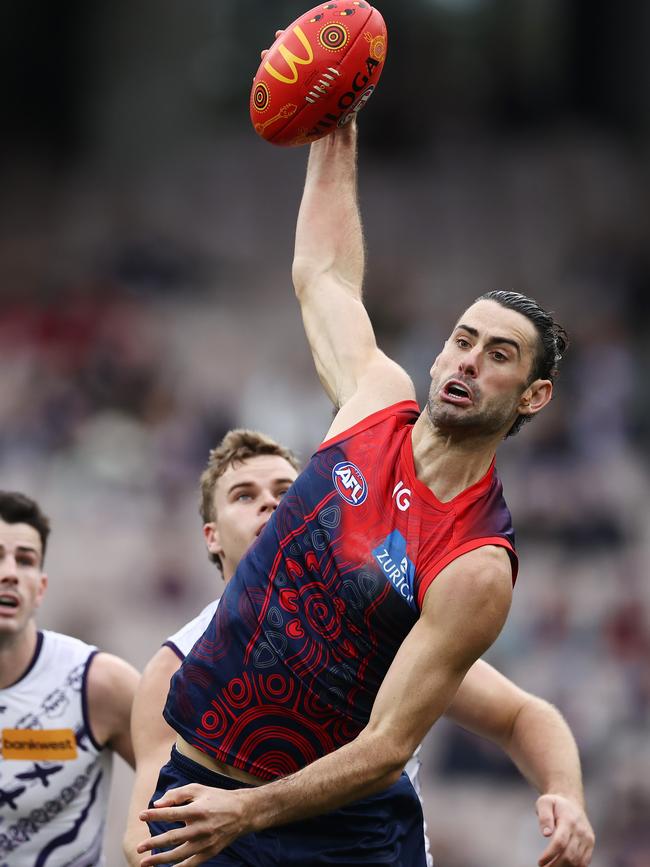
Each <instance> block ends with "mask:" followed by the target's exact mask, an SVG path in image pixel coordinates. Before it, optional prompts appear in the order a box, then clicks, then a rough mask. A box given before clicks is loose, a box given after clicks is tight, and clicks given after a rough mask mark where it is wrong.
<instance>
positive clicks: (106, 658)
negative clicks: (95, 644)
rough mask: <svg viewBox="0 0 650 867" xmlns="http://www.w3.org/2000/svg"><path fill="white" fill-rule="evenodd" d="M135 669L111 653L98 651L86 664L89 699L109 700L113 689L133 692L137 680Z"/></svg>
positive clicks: (113, 692)
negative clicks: (87, 664)
mask: <svg viewBox="0 0 650 867" xmlns="http://www.w3.org/2000/svg"><path fill="white" fill-rule="evenodd" d="M139 677H140V675H139V673H138V671H137V669H136V668H135V667H134V666H133V665H131V663H130V662H127V661H126V660H125V659H122V657H120V656H116V655H115V654H113V653H107V652H106V651H98V652H97V653H95V654H94V656H93V657H92V659H91V661H90V664H89V666H88V680H87V689H88V697H89V699H90V700H93V699H94V700H103V699H108V700H110V698H111V696H112V695H114V694H115V690H125V691H127V692H128V693H131V694H132V693H133V692H134V691H135V688H136V686H137V683H138V680H139Z"/></svg>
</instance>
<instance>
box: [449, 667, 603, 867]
mask: <svg viewBox="0 0 650 867" xmlns="http://www.w3.org/2000/svg"><path fill="white" fill-rule="evenodd" d="M446 716H447V717H448V718H449V719H451V720H453V721H454V722H457V723H458V724H459V725H461V726H463V728H466V729H468V730H469V731H472V732H474V733H475V734H478V735H481V736H482V737H486V738H488V739H489V740H491V741H493V742H494V743H496V744H498V745H499V746H500V747H501V748H502V749H503V750H504V751H505V752H506V753H507V754H508V755H509V756H510V758H511V759H512V761H513V762H514V763H515V764H516V765H517V767H518V768H519V770H520V771H521V773H522V774H523V775H524V777H525V778H526V779H527V780H528V782H529V783H530V784H531V785H532V786H533V787H534V788H535V789H537V791H538V792H540V797H539V798H538V800H537V816H538V819H539V827H540V831H541V832H542V834H543V835H544V836H545V837H547V838H549V843H548V846H547V847H546V849H545V850H544V852H543V853H542V855H541V856H540V859H539V862H538V863H539V865H540V867H545V865H550V864H552V865H553V867H587V865H588V864H589V863H590V861H591V855H592V852H593V848H594V832H593V830H592V828H591V825H590V824H589V820H588V818H587V815H586V813H585V804H584V794H583V789H582V773H581V769H580V757H579V755H578V748H577V746H576V742H575V740H574V738H573V735H572V734H571V730H570V729H569V727H568V725H567V724H566V722H565V720H564V718H563V717H562V715H561V714H560V712H559V711H558V710H557V708H555V707H553V705H551V704H549V703H548V702H546V701H544V700H543V699H541V698H538V697H537V696H534V695H531V694H530V693H528V692H525V691H524V690H522V689H519V687H517V686H516V685H515V684H514V683H512V681H510V680H508V679H507V678H506V677H504V676H503V675H502V674H500V673H499V672H498V671H496V670H495V669H494V668H492V666H491V665H488V664H487V663H486V662H484V661H483V660H478V661H477V662H475V663H474V665H473V666H472V667H471V669H470V670H469V671H468V673H467V675H466V676H465V679H464V680H463V683H462V684H461V686H460V688H459V689H458V692H457V693H456V695H455V697H454V700H453V701H452V703H451V704H450V705H449V707H448V708H447V712H446Z"/></svg>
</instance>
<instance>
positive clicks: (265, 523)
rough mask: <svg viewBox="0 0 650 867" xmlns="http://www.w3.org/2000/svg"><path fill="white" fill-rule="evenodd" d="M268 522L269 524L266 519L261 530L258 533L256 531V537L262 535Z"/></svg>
mask: <svg viewBox="0 0 650 867" xmlns="http://www.w3.org/2000/svg"><path fill="white" fill-rule="evenodd" d="M267 524H268V521H264V523H263V524H262V526H261V527H260V528H259V530H258V531H257V533H255V537H256V538H257V537H258V536H259V535H260V533H261V532H262V530H263V529H264V527H266V525H267Z"/></svg>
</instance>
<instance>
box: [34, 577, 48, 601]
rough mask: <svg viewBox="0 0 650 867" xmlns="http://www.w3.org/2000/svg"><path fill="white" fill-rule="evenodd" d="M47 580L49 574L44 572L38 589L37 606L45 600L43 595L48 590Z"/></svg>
mask: <svg viewBox="0 0 650 867" xmlns="http://www.w3.org/2000/svg"><path fill="white" fill-rule="evenodd" d="M47 582H48V578H47V575H46V574H45V573H43V574H42V575H41V579H40V582H39V585H38V589H37V591H36V607H37V608H38V606H39V605H40V604H41V602H42V601H43V597H44V596H45V591H46V590H47Z"/></svg>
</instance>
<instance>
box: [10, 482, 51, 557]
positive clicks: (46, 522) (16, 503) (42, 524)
mask: <svg viewBox="0 0 650 867" xmlns="http://www.w3.org/2000/svg"><path fill="white" fill-rule="evenodd" d="M0 518H2V520H3V521H4V522H5V523H7V524H28V525H29V526H30V527H33V528H34V529H35V530H36V532H37V533H38V535H39V536H40V538H41V549H42V552H41V566H42V565H43V561H44V560H45V548H46V547H47V539H48V536H49V535H50V519H49V518H48V517H47V516H46V515H44V514H43V512H42V511H41V507H40V506H39V505H38V503H37V502H36V500H32V499H31V497H28V496H27V495H26V494H21V493H19V492H18V491H0Z"/></svg>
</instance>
